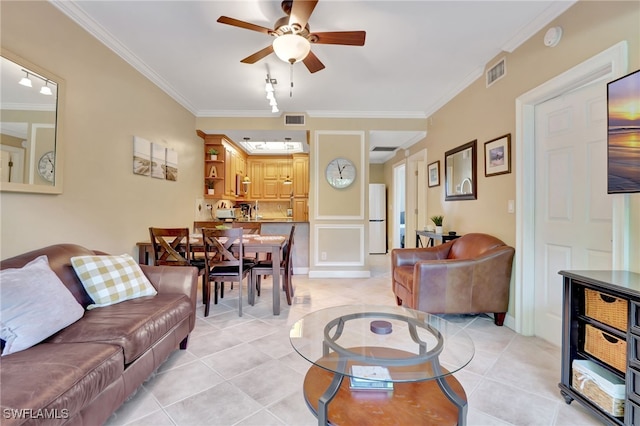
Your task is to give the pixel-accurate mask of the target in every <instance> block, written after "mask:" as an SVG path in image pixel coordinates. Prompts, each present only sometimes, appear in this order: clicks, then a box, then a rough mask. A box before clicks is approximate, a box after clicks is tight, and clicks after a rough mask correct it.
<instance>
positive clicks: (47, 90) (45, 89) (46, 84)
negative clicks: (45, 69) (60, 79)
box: [40, 80, 53, 96]
mask: <svg viewBox="0 0 640 426" xmlns="http://www.w3.org/2000/svg"><path fill="white" fill-rule="evenodd" d="M40 93H42V94H43V95H48V96H50V95H53V92H51V88H50V87H49V80H46V81H45V82H44V86H42V88H41V89H40Z"/></svg>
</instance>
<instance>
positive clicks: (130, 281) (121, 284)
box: [71, 254, 158, 309]
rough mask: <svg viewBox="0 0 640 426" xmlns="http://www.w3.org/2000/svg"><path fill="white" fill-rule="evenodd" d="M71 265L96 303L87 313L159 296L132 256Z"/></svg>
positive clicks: (81, 258)
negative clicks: (129, 301) (126, 301)
mask: <svg viewBox="0 0 640 426" xmlns="http://www.w3.org/2000/svg"><path fill="white" fill-rule="evenodd" d="M71 265H72V266H73V269H74V270H75V271H76V274H77V275H78V278H80V281H81V282H82V285H83V286H84V289H85V290H87V293H89V296H91V298H92V299H93V301H94V303H93V304H91V305H89V306H87V309H93V308H101V307H103V306H109V305H113V304H116V303H120V302H124V301H125V300H129V299H135V298H137V297H142V296H155V295H156V294H158V292H157V291H156V289H155V288H154V287H153V285H151V282H149V280H148V279H147V277H146V276H145V275H144V273H143V272H142V269H140V266H139V265H138V264H137V263H136V261H135V260H133V258H132V257H131V256H129V255H128V254H123V255H121V256H76V257H72V258H71Z"/></svg>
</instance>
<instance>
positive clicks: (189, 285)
mask: <svg viewBox="0 0 640 426" xmlns="http://www.w3.org/2000/svg"><path fill="white" fill-rule="evenodd" d="M43 254H46V255H47V256H48V259H49V265H50V266H51V269H53V271H54V272H55V273H56V275H58V277H59V278H60V279H61V280H62V282H63V283H64V284H65V285H66V287H67V288H68V289H69V290H70V291H71V293H72V294H73V295H74V296H75V298H76V300H77V301H78V302H79V303H80V304H81V305H82V306H84V307H85V309H86V307H87V305H89V304H90V303H92V300H91V298H90V297H89V296H88V295H87V293H86V292H85V290H84V287H83V286H82V284H81V282H80V281H79V280H78V278H77V276H76V274H75V272H74V270H73V268H72V266H71V264H70V261H69V259H70V258H71V257H73V256H83V255H95V254H104V253H102V252H95V251H92V250H88V249H86V248H84V247H81V246H78V245H73V244H59V245H53V246H49V247H45V248H43V249H39V250H35V251H31V252H29V253H25V254H22V255H19V256H16V257H13V258H10V259H6V260H3V261H2V262H0V269H6V268H19V267H22V266H24V265H25V264H26V263H28V262H29V261H31V260H33V259H35V258H36V257H38V256H40V255H43ZM140 266H141V268H142V270H143V272H144V274H145V275H146V276H147V278H148V279H149V281H151V283H152V284H153V286H154V287H155V289H156V290H157V292H158V294H157V295H155V296H147V297H140V298H137V299H132V300H127V301H124V302H121V303H117V304H115V305H111V306H106V307H102V308H97V309H92V310H88V311H87V310H85V313H84V316H83V317H82V318H81V319H80V320H78V321H77V322H75V323H73V324H71V325H70V326H68V327H66V328H64V329H62V330H60V331H59V332H58V333H56V334H54V335H53V336H51V337H49V338H48V339H46V340H45V341H43V342H41V343H39V344H37V345H35V346H32V347H31V348H29V349H26V350H23V351H20V352H16V353H12V354H10V355H5V356H3V357H2V360H1V361H0V408H1V409H2V413H1V414H0V416H2V421H1V423H2V424H3V425H17V424H25V425H26V424H53V425H58V424H65V425H99V424H103V423H104V422H105V421H106V420H107V419H108V418H109V416H111V414H112V413H113V412H114V411H116V410H117V409H118V407H119V406H120V405H121V404H122V403H123V402H124V401H125V400H126V399H127V398H128V397H129V396H131V395H132V394H133V393H134V392H135V391H136V389H137V388H138V387H139V386H140V385H141V384H142V383H143V382H144V381H145V380H146V379H147V378H148V377H149V376H150V375H151V373H153V371H154V370H155V369H156V368H157V367H158V366H159V365H160V364H162V363H163V362H164V361H165V360H166V359H167V357H168V356H169V354H171V352H173V351H174V350H176V349H177V348H178V346H179V347H180V348H181V349H185V348H186V346H187V338H188V336H189V333H190V332H191V330H193V327H194V325H195V306H196V291H197V274H198V270H197V268H194V267H170V266H146V265H140ZM34 297H47V295H46V294H34Z"/></svg>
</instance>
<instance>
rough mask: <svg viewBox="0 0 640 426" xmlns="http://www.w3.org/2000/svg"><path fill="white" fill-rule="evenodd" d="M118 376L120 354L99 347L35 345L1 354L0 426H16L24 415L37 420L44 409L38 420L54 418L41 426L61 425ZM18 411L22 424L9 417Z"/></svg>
mask: <svg viewBox="0 0 640 426" xmlns="http://www.w3.org/2000/svg"><path fill="white" fill-rule="evenodd" d="M123 371H124V359H123V354H122V349H121V348H120V347H118V346H115V345H108V344H102V343H81V344H80V343H78V344H63V345H54V344H47V343H41V344H39V345H36V346H34V347H32V348H30V349H28V350H25V351H21V352H18V353H14V354H11V355H7V356H6V357H3V358H2V364H1V365H0V405H1V406H2V413H3V420H2V424H3V425H4V424H7V425H9V424H20V423H22V422H24V420H25V419H24V417H25V416H29V415H31V416H37V415H38V413H39V412H38V410H44V409H46V410H50V411H48V412H43V411H40V413H41V414H42V415H44V414H47V415H49V416H51V415H55V416H56V417H58V418H57V419H55V420H48V422H47V424H60V423H63V422H64V421H65V418H64V417H70V416H72V415H74V414H76V413H78V412H79V411H80V410H81V409H82V408H83V407H85V406H86V405H87V404H89V403H90V402H91V401H92V400H93V399H95V398H96V396H97V395H98V394H100V392H102V391H103V390H104V389H105V388H107V386H109V385H111V384H112V383H113V382H115V381H116V380H117V379H118V378H120V377H121V376H122V374H123ZM20 409H23V411H22V415H23V419H19V418H16V417H19V416H18V415H13V416H12V415H11V413H12V411H11V410H20ZM29 409H30V410H31V411H27V410H29ZM7 413H8V414H9V415H8V416H7ZM15 413H20V411H15ZM7 417H9V418H7ZM26 420H28V419H26ZM40 421H42V419H40ZM5 422H6V423H5Z"/></svg>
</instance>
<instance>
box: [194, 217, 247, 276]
mask: <svg viewBox="0 0 640 426" xmlns="http://www.w3.org/2000/svg"><path fill="white" fill-rule="evenodd" d="M202 241H203V244H204V256H205V259H206V262H207V265H209V271H210V273H214V274H215V268H216V267H218V268H225V269H226V270H230V269H234V268H231V267H234V266H237V267H238V271H237V273H238V275H242V266H243V265H242V252H243V244H242V228H236V229H215V228H202ZM232 246H234V250H232Z"/></svg>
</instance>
